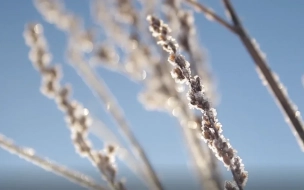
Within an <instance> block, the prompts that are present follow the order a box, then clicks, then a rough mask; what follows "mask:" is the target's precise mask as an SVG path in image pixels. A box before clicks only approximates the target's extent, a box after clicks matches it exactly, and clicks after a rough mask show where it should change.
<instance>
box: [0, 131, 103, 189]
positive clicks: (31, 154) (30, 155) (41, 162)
mask: <svg viewBox="0 0 304 190" xmlns="http://www.w3.org/2000/svg"><path fill="white" fill-rule="evenodd" d="M0 147H1V148H3V149H4V150H6V151H8V152H10V153H11V154H15V155H17V156H19V157H20V158H22V159H24V160H26V161H28V162H30V163H32V164H35V165H36V166H38V167H40V168H42V169H44V170H46V171H49V172H52V173H54V174H56V175H59V176H61V177H63V178H66V179H67V180H69V181H71V182H73V183H75V184H77V185H80V186H82V187H85V188H88V189H93V190H106V188H105V187H103V186H101V185H99V184H97V183H96V182H95V181H94V180H93V179H92V178H90V177H88V176H86V175H85V174H82V173H79V172H77V171H74V170H71V169H69V168H67V167H65V166H62V165H59V164H58V163H55V162H54V161H52V160H50V159H48V158H43V157H40V156H37V155H36V153H35V151H34V150H33V149H32V148H28V147H20V146H17V145H16V144H14V143H13V141H12V140H10V139H8V138H7V137H5V136H4V135H3V134H0Z"/></svg>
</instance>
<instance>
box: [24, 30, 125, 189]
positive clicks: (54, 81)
mask: <svg viewBox="0 0 304 190" xmlns="http://www.w3.org/2000/svg"><path fill="white" fill-rule="evenodd" d="M24 38H25V40H26V44H27V45H28V46H29V47H30V48H31V50H30V53H29V57H30V60H31V61H32V63H33V65H34V67H35V68H36V70H38V71H39V72H40V74H41V77H42V88H41V90H42V93H43V94H44V95H45V96H47V97H49V98H51V99H54V100H55V102H56V104H57V106H58V108H59V109H60V110H61V111H62V112H63V113H64V114H65V117H66V122H67V125H68V126H69V129H70V131H71V137H72V140H73V144H74V147H75V149H76V151H77V152H78V154H79V155H81V156H83V157H87V158H88V159H89V160H90V161H91V162H92V164H93V165H94V166H96V167H97V168H98V170H99V171H100V173H101V175H102V177H103V179H104V180H105V181H106V182H107V183H108V186H109V187H110V188H111V189H113V190H125V186H124V184H123V183H122V181H119V180H117V179H116V173H117V170H116V168H115V165H114V161H115V160H114V158H115V157H114V156H115V155H114V150H115V148H114V147H113V146H112V145H109V146H108V147H106V149H105V151H104V152H101V151H96V150H94V149H93V147H92V145H91V142H90V141H89V139H88V137H87V135H88V126H89V125H90V122H91V119H90V117H89V111H88V110H87V109H85V108H83V106H82V105H81V104H80V103H78V102H77V101H75V100H72V99H70V97H69V96H70V95H71V87H70V86H68V85H66V86H61V85H60V70H59V67H54V66H50V62H51V54H50V53H49V52H48V47H47V42H46V40H45V38H44V36H43V28H42V26H41V25H40V24H29V25H28V26H27V28H26V30H25V32H24Z"/></svg>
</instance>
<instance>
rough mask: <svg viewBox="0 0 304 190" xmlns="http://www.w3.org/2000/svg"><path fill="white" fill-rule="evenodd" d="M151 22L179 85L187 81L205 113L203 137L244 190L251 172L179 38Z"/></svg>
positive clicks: (192, 98) (197, 105) (193, 102)
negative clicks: (224, 130) (225, 133)
mask: <svg viewBox="0 0 304 190" xmlns="http://www.w3.org/2000/svg"><path fill="white" fill-rule="evenodd" d="M147 19H148V21H149V22H150V31H151V32H152V35H153V36H154V37H155V38H157V39H158V44H160V45H161V46H162V47H163V49H164V50H165V51H167V52H168V53H169V58H168V61H169V62H170V63H171V64H172V65H173V66H175V69H174V70H173V71H172V76H173V78H175V79H176V80H178V81H179V82H185V83H186V84H187V85H188V86H189V92H188V99H189V101H190V105H191V106H192V107H193V108H196V109H198V110H199V111H201V112H202V114H203V117H202V120H203V122H202V130H203V134H202V137H203V139H204V140H205V141H206V143H207V144H208V145H209V148H210V149H212V150H213V152H214V154H215V155H216V156H217V158H218V159H219V160H221V161H222V162H223V163H224V165H225V166H226V167H227V168H228V169H230V170H231V172H232V174H233V178H234V182H235V185H236V187H237V188H239V189H240V190H242V189H243V188H244V186H245V184H246V181H247V178H248V173H247V172H246V171H245V170H244V165H243V164H242V162H241V158H240V157H239V156H237V155H236V151H235V149H233V148H232V146H231V145H230V143H229V142H228V140H227V139H225V137H224V136H223V135H222V134H221V132H222V128H221V124H220V123H219V122H218V120H217V118H216V110H215V109H214V108H212V107H211V103H210V102H209V100H208V99H207V97H206V95H205V92H204V86H203V85H202V84H201V80H200V78H199V77H198V76H194V77H193V76H192V75H191V70H190V63H189V62H188V61H186V60H185V58H184V57H183V56H182V55H180V54H179V53H178V44H177V43H176V41H175V39H174V38H172V36H170V35H169V32H170V28H169V27H168V26H167V25H165V24H164V23H163V21H161V20H159V19H157V18H155V17H153V16H148V17H147ZM231 184H232V183H230V182H226V184H225V187H226V188H227V189H231V188H230V187H231V186H230V185H231Z"/></svg>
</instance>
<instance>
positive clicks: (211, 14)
mask: <svg viewBox="0 0 304 190" xmlns="http://www.w3.org/2000/svg"><path fill="white" fill-rule="evenodd" d="M185 1H186V2H188V3H189V4H191V5H193V6H194V7H195V8H197V9H198V10H199V11H201V12H203V13H204V14H205V16H206V17H207V18H208V19H211V20H215V21H216V22H218V23H219V24H221V25H222V26H224V27H225V28H226V29H228V30H229V31H230V32H232V33H236V30H235V28H234V26H232V25H231V24H230V23H229V22H227V21H225V20H224V19H223V18H222V17H220V16H218V15H217V14H216V13H214V12H213V11H212V10H211V9H210V8H208V7H206V6H205V5H203V4H200V3H198V2H197V1H194V0H185Z"/></svg>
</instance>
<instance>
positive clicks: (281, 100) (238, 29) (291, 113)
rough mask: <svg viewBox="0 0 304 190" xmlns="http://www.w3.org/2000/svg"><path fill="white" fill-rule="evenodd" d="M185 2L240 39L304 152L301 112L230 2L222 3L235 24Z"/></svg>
mask: <svg viewBox="0 0 304 190" xmlns="http://www.w3.org/2000/svg"><path fill="white" fill-rule="evenodd" d="M185 1H187V2H189V3H190V4H191V5H193V6H194V7H195V8H196V9H198V10H199V11H201V12H203V13H204V14H205V15H206V17H210V18H213V20H214V21H216V22H217V23H219V24H221V25H222V26H224V27H225V28H226V29H228V30H229V31H231V32H232V33H234V34H236V35H237V36H238V37H239V38H240V40H241V41H242V43H243V45H244V47H245V48H246V50H247V51H248V53H249V54H250V56H251V57H252V59H253V60H254V63H255V64H256V66H257V70H258V74H259V75H260V78H261V79H262V82H263V84H267V85H266V86H267V87H268V89H269V91H270V92H271V94H272V95H273V98H274V100H275V101H276V102H277V104H278V106H279V107H280V108H281V110H282V112H283V114H284V115H285V117H286V119H285V120H286V121H287V123H288V124H289V125H290V126H291V129H292V133H293V134H294V135H295V137H296V140H297V142H298V144H299V146H300V148H301V149H302V151H304V124H303V120H302V117H301V114H300V111H298V110H297V109H295V107H296V106H295V105H294V104H293V103H292V101H291V99H290V98H289V97H288V94H287V91H286V88H285V87H284V85H283V84H282V83H281V82H280V80H279V78H278V77H277V76H276V74H274V72H272V71H271V68H270V66H269V65H268V64H267V61H266V59H265V56H264V55H265V54H264V53H263V52H262V51H261V50H260V48H259V46H258V45H257V43H256V41H255V40H254V39H252V38H251V37H250V36H249V35H248V33H247V32H246V30H245V28H244V27H243V25H242V23H241V21H240V19H239V16H238V15H237V13H236V11H235V10H234V8H233V6H232V4H231V2H230V0H222V1H223V4H224V6H225V7H226V10H227V12H228V13H229V16H230V17H231V20H232V23H233V24H230V23H228V22H226V21H225V20H224V19H222V18H221V17H220V16H218V15H217V14H215V13H214V12H212V11H210V9H209V8H207V7H206V6H204V5H203V4H200V3H198V2H196V1H194V0H185Z"/></svg>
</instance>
